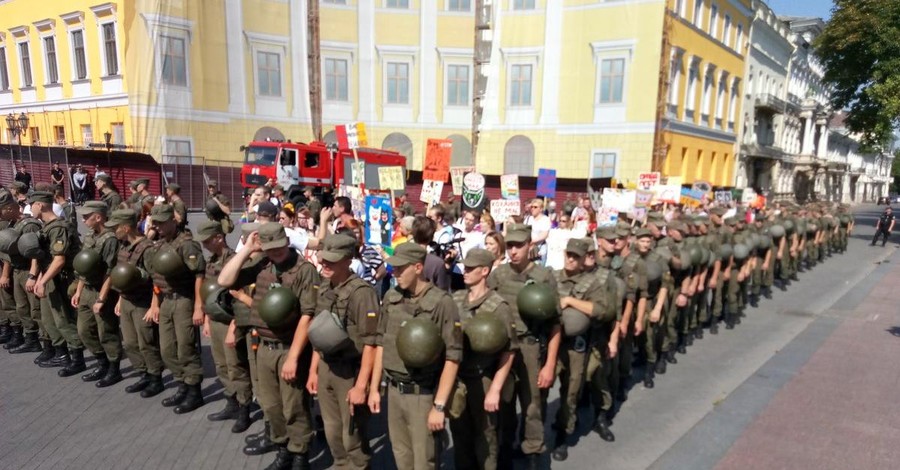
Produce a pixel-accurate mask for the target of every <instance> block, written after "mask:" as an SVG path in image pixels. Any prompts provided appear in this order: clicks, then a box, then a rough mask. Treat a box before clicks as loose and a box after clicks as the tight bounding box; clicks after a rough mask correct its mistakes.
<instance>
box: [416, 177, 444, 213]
mask: <svg viewBox="0 0 900 470" xmlns="http://www.w3.org/2000/svg"><path fill="white" fill-rule="evenodd" d="M443 191H444V182H443V181H433V180H424V181H422V192H421V193H420V194H419V200H420V201H422V202H424V203H425V204H426V205H427V206H429V207H431V206H433V205H435V204H438V203H440V202H441V192H443Z"/></svg>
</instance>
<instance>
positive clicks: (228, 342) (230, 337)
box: [225, 323, 237, 349]
mask: <svg viewBox="0 0 900 470" xmlns="http://www.w3.org/2000/svg"><path fill="white" fill-rule="evenodd" d="M232 325H233V323H232ZM225 347H228V348H231V349H234V348H235V347H237V338H235V335H234V327H233V326H232V327H231V328H228V331H227V332H226V333H225Z"/></svg>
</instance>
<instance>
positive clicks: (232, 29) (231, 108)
mask: <svg viewBox="0 0 900 470" xmlns="http://www.w3.org/2000/svg"><path fill="white" fill-rule="evenodd" d="M242 4H243V2H242V1H241V0H225V31H226V32H225V47H226V48H227V49H228V50H227V51H226V53H227V55H226V59H227V61H228V112H230V113H239V114H245V113H246V112H247V96H246V90H247V77H246V74H245V72H244V45H243V43H242V42H241V40H242V39H243V37H244V34H243V29H244V25H243V23H244V19H243V16H244V15H243V11H242V6H241V5H242ZM305 30H306V28H304V31H305ZM304 50H306V49H305V48H304Z"/></svg>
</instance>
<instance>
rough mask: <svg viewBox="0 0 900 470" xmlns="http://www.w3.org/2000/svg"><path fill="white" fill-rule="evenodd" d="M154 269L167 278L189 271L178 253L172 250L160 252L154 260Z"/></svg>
mask: <svg viewBox="0 0 900 470" xmlns="http://www.w3.org/2000/svg"><path fill="white" fill-rule="evenodd" d="M153 269H155V270H157V271H158V272H159V273H160V274H162V275H163V276H165V277H173V276H177V275H179V274H181V273H182V272H184V270H185V269H187V266H185V265H184V261H183V260H182V259H181V256H179V255H178V253H176V252H174V251H172V250H166V249H163V250H160V252H159V253H157V254H156V257H155V258H154V259H153Z"/></svg>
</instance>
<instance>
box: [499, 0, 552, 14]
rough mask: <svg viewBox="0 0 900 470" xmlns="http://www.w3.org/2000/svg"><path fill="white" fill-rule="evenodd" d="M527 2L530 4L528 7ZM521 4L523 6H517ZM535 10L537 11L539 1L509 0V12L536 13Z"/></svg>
mask: <svg viewBox="0 0 900 470" xmlns="http://www.w3.org/2000/svg"><path fill="white" fill-rule="evenodd" d="M551 1H552V0H551ZM526 2H530V3H529V4H528V5H526V4H525V3H526ZM519 4H521V6H517V5H519ZM529 5H530V6H529ZM535 10H537V0H509V11H513V12H515V11H535Z"/></svg>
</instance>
